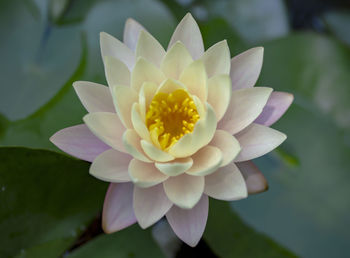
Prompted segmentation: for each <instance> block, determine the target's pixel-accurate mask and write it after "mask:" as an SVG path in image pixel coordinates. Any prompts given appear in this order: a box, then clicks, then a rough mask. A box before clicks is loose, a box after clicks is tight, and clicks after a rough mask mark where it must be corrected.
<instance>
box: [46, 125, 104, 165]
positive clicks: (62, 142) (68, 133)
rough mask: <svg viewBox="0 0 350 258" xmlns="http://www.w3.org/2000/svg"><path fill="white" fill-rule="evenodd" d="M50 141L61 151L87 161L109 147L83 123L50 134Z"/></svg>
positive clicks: (90, 160)
mask: <svg viewBox="0 0 350 258" xmlns="http://www.w3.org/2000/svg"><path fill="white" fill-rule="evenodd" d="M50 141H51V142H52V143H53V144H55V145H56V146H57V147H58V148H60V149H61V150H62V151H64V152H66V153H68V154H70V155H72V156H74V157H76V158H78V159H82V160H86V161H89V162H92V161H93V160H94V159H95V158H96V157H97V156H98V155H100V154H101V153H103V152H104V151H106V150H108V149H110V148H111V147H110V146H108V145H107V144H105V143H104V142H102V141H101V140H100V139H99V138H97V137H96V136H95V135H94V134H93V133H92V132H91V131H90V129H89V128H88V127H87V126H86V125H84V124H81V125H76V126H72V127H67V128H64V129H62V130H60V131H58V132H56V133H55V134H54V135H53V136H51V138H50Z"/></svg>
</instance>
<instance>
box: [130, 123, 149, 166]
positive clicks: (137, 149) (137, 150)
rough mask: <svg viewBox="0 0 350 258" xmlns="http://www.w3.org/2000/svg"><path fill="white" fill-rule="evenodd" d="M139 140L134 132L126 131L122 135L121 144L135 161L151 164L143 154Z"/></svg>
mask: <svg viewBox="0 0 350 258" xmlns="http://www.w3.org/2000/svg"><path fill="white" fill-rule="evenodd" d="M140 141H141V138H140V136H138V134H137V133H136V131H135V130H132V129H128V130H126V131H125V133H124V134H123V144H124V146H125V149H126V150H127V152H128V153H129V154H130V155H132V156H133V157H134V158H135V159H138V160H141V161H143V162H150V163H151V162H152V161H151V160H150V159H149V158H148V157H147V156H146V154H145V153H144V151H143V150H142V148H141V142H140Z"/></svg>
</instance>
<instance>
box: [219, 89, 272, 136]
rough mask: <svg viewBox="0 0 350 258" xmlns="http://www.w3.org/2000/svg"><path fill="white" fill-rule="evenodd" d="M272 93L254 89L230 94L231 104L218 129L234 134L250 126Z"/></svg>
mask: <svg viewBox="0 0 350 258" xmlns="http://www.w3.org/2000/svg"><path fill="white" fill-rule="evenodd" d="M271 92H272V89H271V88H266V87H256V88H249V89H242V90H237V91H233V92H232V96H231V102H230V105H229V107H228V108H227V111H226V113H225V115H224V117H223V118H222V120H221V121H220V122H219V124H218V128H220V129H223V130H226V131H228V132H229V133H231V134H236V133H238V132H240V131H241V130H243V129H244V128H246V127H247V126H248V125H250V124H251V123H252V122H253V121H254V120H255V119H256V118H257V117H258V116H259V115H260V114H261V112H262V110H263V108H264V106H265V105H266V102H267V100H268V99H269V96H270V94H271Z"/></svg>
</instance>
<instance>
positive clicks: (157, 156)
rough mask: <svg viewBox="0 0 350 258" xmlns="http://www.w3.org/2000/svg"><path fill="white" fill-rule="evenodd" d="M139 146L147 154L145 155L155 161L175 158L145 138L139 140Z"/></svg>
mask: <svg viewBox="0 0 350 258" xmlns="http://www.w3.org/2000/svg"><path fill="white" fill-rule="evenodd" d="M141 147H142V149H143V151H144V152H145V153H146V154H147V156H148V157H150V158H151V159H153V160H155V161H158V162H167V161H171V160H174V159H175V158H174V156H172V155H170V154H169V153H167V152H165V151H162V150H160V149H158V148H157V147H156V146H154V145H153V144H152V143H149V142H147V141H145V140H141Z"/></svg>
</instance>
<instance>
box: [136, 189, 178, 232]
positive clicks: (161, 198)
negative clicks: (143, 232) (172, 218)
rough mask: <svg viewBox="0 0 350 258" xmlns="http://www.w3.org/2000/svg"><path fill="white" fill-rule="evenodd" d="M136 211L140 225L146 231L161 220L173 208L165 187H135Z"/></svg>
mask: <svg viewBox="0 0 350 258" xmlns="http://www.w3.org/2000/svg"><path fill="white" fill-rule="evenodd" d="M133 205H134V211H135V216H136V218H137V221H138V222H139V225H140V226H141V227H142V228H143V229H145V228H147V227H149V226H151V225H152V224H154V223H155V222H157V221H158V220H160V219H161V218H162V217H163V216H164V215H165V214H166V213H167V212H168V211H169V209H170V208H171V206H173V203H172V202H171V201H170V200H169V199H168V197H167V196H166V194H165V192H164V189H163V185H162V184H158V185H156V186H153V187H149V188H140V187H137V186H135V187H134V202H133Z"/></svg>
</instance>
